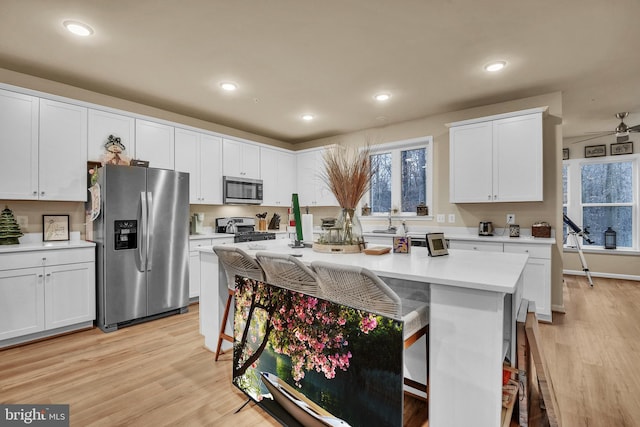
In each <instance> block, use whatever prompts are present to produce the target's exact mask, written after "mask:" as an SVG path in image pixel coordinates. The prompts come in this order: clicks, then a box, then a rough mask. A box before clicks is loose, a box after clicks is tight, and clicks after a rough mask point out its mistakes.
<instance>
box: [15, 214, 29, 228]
mask: <svg viewBox="0 0 640 427" xmlns="http://www.w3.org/2000/svg"><path fill="white" fill-rule="evenodd" d="M16 222H17V223H18V225H19V226H20V228H21V229H22V230H24V229H25V228H27V226H28V225H29V217H28V216H26V215H16Z"/></svg>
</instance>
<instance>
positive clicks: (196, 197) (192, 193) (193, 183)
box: [175, 128, 201, 204]
mask: <svg viewBox="0 0 640 427" xmlns="http://www.w3.org/2000/svg"><path fill="white" fill-rule="evenodd" d="M175 134H176V135H175V138H176V140H175V144H176V152H175V162H176V165H175V166H176V170H177V171H180V172H187V173H188V174H189V203H190V204H197V203H200V198H201V196H200V155H199V154H200V138H199V136H198V133H196V132H192V131H190V130H186V129H178V128H176V130H175Z"/></svg>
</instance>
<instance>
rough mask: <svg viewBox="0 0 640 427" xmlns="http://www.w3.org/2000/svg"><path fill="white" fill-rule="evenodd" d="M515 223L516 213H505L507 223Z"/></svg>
mask: <svg viewBox="0 0 640 427" xmlns="http://www.w3.org/2000/svg"><path fill="white" fill-rule="evenodd" d="M515 223H516V214H507V224H515Z"/></svg>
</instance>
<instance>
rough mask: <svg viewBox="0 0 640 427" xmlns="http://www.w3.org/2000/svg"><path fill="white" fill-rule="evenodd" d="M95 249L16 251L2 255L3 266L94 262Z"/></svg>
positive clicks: (12, 267) (17, 266)
mask: <svg viewBox="0 0 640 427" xmlns="http://www.w3.org/2000/svg"><path fill="white" fill-rule="evenodd" d="M94 260H95V249H94V248H81V249H56V250H50V251H33V252H14V253H6V254H2V255H0V265H2V266H3V268H5V269H6V268H11V269H14V268H29V267H43V266H48V265H58V264H73V263H76V262H94Z"/></svg>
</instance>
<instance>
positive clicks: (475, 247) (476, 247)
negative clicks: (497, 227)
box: [449, 240, 502, 252]
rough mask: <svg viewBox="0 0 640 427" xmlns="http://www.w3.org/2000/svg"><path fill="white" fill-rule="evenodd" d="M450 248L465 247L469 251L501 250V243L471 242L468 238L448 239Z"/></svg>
mask: <svg viewBox="0 0 640 427" xmlns="http://www.w3.org/2000/svg"><path fill="white" fill-rule="evenodd" d="M449 248H450V249H466V250H470V251H484V252H502V243H497V242H496V243H494V242H472V241H468V240H449Z"/></svg>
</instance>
